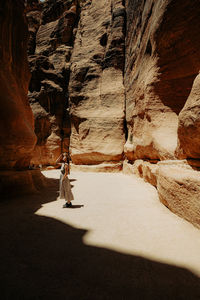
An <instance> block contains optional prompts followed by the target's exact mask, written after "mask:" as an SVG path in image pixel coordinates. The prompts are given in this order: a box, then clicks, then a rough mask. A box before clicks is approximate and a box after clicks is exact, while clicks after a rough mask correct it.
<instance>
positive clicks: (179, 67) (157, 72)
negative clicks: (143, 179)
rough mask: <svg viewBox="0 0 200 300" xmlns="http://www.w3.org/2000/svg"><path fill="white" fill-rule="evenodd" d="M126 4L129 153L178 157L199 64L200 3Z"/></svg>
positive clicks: (130, 0) (132, 155) (131, 155)
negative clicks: (183, 114)
mask: <svg viewBox="0 0 200 300" xmlns="http://www.w3.org/2000/svg"><path fill="white" fill-rule="evenodd" d="M126 2H127V39H126V66H125V87H126V118H127V123H128V131H129V134H128V141H127V143H126V146H125V152H126V156H127V158H128V159H129V160H134V159H138V158H141V159H144V158H149V159H158V160H159V159H173V158H175V150H176V146H177V126H178V114H179V112H180V110H181V109H182V108H183V106H184V104H185V102H186V100H187V97H188V95H189V93H190V90H191V87H192V83H193V80H194V78H195V77H196V75H197V73H198V71H199V66H200V64H199V46H200V39H199V13H200V11H199V6H200V4H199V1H198V0H195V1H193V3H192V5H191V2H190V1H181V0H177V1H173V0H171V1H167V0H166V1H160V0H158V1H154V0H148V1H140V2H138V1H133V0H127V1H126Z"/></svg>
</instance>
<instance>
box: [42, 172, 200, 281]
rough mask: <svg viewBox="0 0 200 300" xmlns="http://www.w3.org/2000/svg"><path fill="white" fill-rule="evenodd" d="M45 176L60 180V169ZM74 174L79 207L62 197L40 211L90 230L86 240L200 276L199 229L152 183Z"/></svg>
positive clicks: (118, 176) (75, 196) (101, 174)
mask: <svg viewBox="0 0 200 300" xmlns="http://www.w3.org/2000/svg"><path fill="white" fill-rule="evenodd" d="M43 174H45V175H48V177H54V178H59V171H58V170H54V171H47V172H43ZM70 178H71V179H73V181H72V182H71V183H72V184H73V186H74V187H73V189H72V191H73V194H74V198H75V200H74V203H73V205H74V206H75V208H74V209H63V208H62V205H63V203H64V200H60V199H58V200H55V201H53V202H50V203H47V204H45V205H43V207H42V208H41V209H39V210H38V211H37V213H36V214H37V215H41V216H47V217H51V218H54V219H56V220H59V221H61V222H63V223H66V224H68V225H70V226H73V227H74V228H80V229H84V230H87V233H86V234H85V235H84V236H83V242H84V244H87V245H91V246H97V247H103V248H107V249H111V250H115V251H118V252H121V253H126V254H132V255H139V256H142V257H145V258H148V259H152V260H154V261H158V262H163V263H168V264H172V265H176V266H180V267H185V268H187V269H189V270H190V271H192V272H194V273H196V274H197V275H200V259H199V253H200V231H199V230H198V229H196V228H195V227H193V225H191V224H190V223H188V222H186V221H185V220H183V219H181V218H179V217H178V216H176V215H175V214H173V213H172V212H170V211H169V210H168V209H167V208H166V207H165V206H163V205H162V204H161V203H160V202H159V199H158V196H157V192H156V189H155V188H154V187H152V186H151V185H149V184H147V183H145V182H144V181H143V180H141V179H138V178H136V177H135V178H134V177H129V176H126V175H123V174H111V173H110V174H109V173H107V174H105V173H72V174H71V175H70ZM81 205H84V207H80V206H81ZM76 206H77V208H76Z"/></svg>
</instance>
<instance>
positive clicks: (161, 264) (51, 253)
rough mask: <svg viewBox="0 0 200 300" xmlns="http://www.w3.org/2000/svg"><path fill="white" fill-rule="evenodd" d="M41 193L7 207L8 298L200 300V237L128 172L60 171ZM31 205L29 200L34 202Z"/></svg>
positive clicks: (0, 276) (1, 229) (1, 234)
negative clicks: (63, 187)
mask: <svg viewBox="0 0 200 300" xmlns="http://www.w3.org/2000/svg"><path fill="white" fill-rule="evenodd" d="M43 174H44V175H45V176H46V177H48V178H49V179H48V180H49V183H48V185H47V186H46V188H45V190H44V191H43V192H42V193H40V194H36V195H31V196H30V195H29V196H24V197H19V198H16V199H10V201H8V202H7V201H4V202H2V203H0V220H1V221H0V239H1V252H0V255H1V257H0V259H1V265H0V282H1V296H2V299H199V297H200V279H199V275H200V258H199V253H200V233H199V230H197V229H196V228H195V227H193V225H191V224H190V223H188V222H186V221H185V220H183V219H181V218H179V217H177V216H176V215H174V214H173V213H172V212H170V211H169V210H168V209H167V208H166V207H164V206H163V205H162V204H161V203H160V202H159V200H158V196H157V192H156V190H155V189H154V188H153V187H152V186H151V185H149V184H147V183H145V182H144V181H143V180H142V179H139V178H137V177H133V176H132V177H129V176H126V175H123V174H122V173H121V174H120V173H116V174H111V173H81V172H80V173H79V172H72V173H71V175H70V179H71V184H72V185H73V189H72V190H73V194H74V197H75V200H74V202H73V205H74V208H73V209H63V208H62V205H63V201H64V200H59V199H58V198H57V197H58V193H57V190H58V178H59V171H58V170H52V171H44V172H43ZM27 200H28V201H27Z"/></svg>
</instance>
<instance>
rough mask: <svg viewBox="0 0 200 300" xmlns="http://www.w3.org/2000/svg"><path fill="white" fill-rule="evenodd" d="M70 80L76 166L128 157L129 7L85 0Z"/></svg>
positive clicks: (117, 2) (115, 1) (108, 0)
mask: <svg viewBox="0 0 200 300" xmlns="http://www.w3.org/2000/svg"><path fill="white" fill-rule="evenodd" d="M81 3H82V4H81V14H80V21H79V25H78V30H77V34H76V40H75V44H74V49H73V54H72V58H71V74H70V82H69V96H70V113H71V122H72V133H71V139H70V152H71V157H72V161H73V163H74V164H80V165H92V164H99V163H102V162H119V161H120V160H122V159H123V146H124V142H125V132H124V109H125V107H124V101H125V98H124V86H123V67H124V40H125V34H124V33H125V32H124V30H125V8H124V6H123V1H120V0H101V1H99V0H93V1H90V0H87V1H82V2H81Z"/></svg>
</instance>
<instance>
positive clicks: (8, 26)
mask: <svg viewBox="0 0 200 300" xmlns="http://www.w3.org/2000/svg"><path fill="white" fill-rule="evenodd" d="M24 2H25V1H22V0H21V1H19V0H16V1H15V0H7V1H1V2H0V12H1V13H0V45H1V47H0V65H1V69H0V103H1V109H0V120H1V126H0V141H1V142H0V153H1V155H0V194H1V197H0V198H1V200H3V199H4V197H5V196H7V197H8V196H11V195H16V194H23V193H27V192H37V188H41V187H42V186H43V184H45V183H44V181H43V177H42V175H41V174H40V172H39V171H38V170H34V171H30V170H27V169H28V167H29V164H30V159H31V155H32V151H33V149H34V146H35V143H36V136H35V134H34V119H33V114H32V111H31V108H30V105H29V102H28V99H27V93H28V84H29V80H30V72H29V70H28V62H27V52H26V50H27V40H28V30H27V23H26V19H25V14H24V9H25V6H24Z"/></svg>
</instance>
